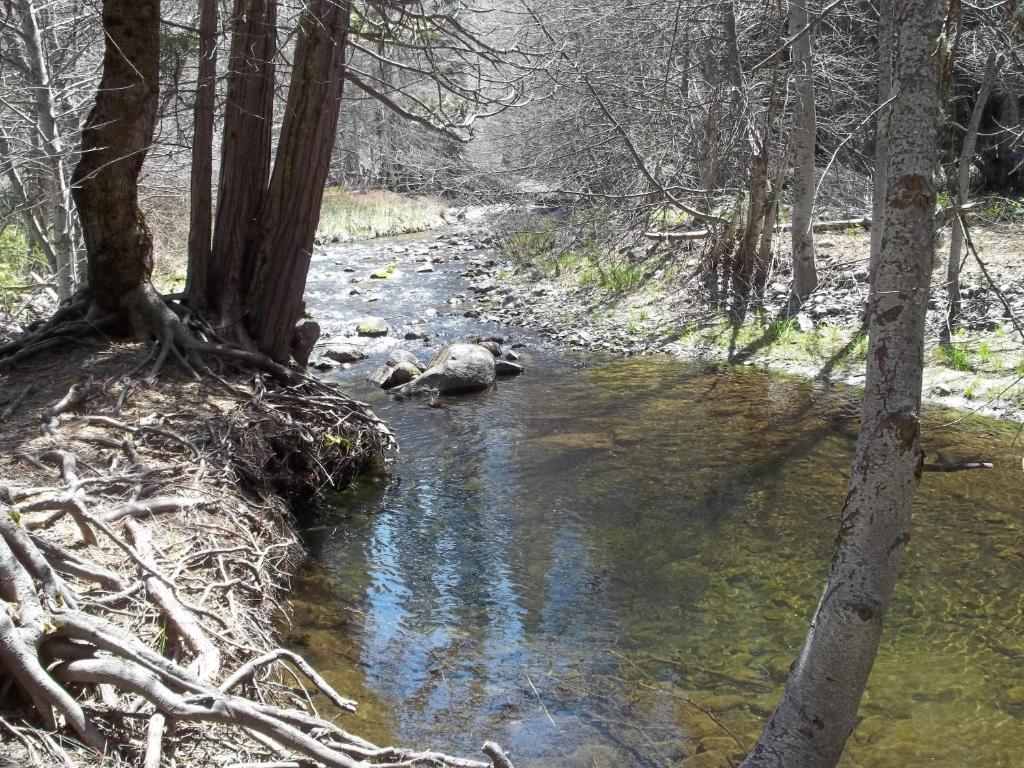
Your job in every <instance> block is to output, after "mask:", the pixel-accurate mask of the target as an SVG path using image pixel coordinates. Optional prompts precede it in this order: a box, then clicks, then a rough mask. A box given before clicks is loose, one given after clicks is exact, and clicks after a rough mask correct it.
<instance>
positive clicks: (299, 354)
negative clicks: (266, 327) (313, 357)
mask: <svg viewBox="0 0 1024 768" xmlns="http://www.w3.org/2000/svg"><path fill="white" fill-rule="evenodd" d="M319 338H320V325H319V324H318V323H317V322H316V321H314V320H300V321H299V322H297V323H296V324H295V330H294V331H293V332H292V343H291V353H292V357H294V358H295V362H297V363H298V364H299V365H301V366H303V367H305V366H306V365H308V364H309V354H310V353H311V352H312V351H313V347H315V346H316V342H317V339H319Z"/></svg>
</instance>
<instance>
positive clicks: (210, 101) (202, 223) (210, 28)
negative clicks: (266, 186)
mask: <svg viewBox="0 0 1024 768" xmlns="http://www.w3.org/2000/svg"><path fill="white" fill-rule="evenodd" d="M216 97H217V0H199V74H198V78H197V82H196V104H195V110H194V115H195V126H194V128H193V132H192V185H191V192H192V194H191V203H190V213H189V217H190V218H189V231H188V273H187V275H188V277H187V280H188V282H187V284H186V287H185V292H186V293H187V294H188V295H189V296H198V297H200V298H201V299H202V298H205V296H206V295H207V285H206V278H207V270H208V269H209V260H210V238H211V237H212V235H213V192H212V184H213V123H214V113H215V102H216Z"/></svg>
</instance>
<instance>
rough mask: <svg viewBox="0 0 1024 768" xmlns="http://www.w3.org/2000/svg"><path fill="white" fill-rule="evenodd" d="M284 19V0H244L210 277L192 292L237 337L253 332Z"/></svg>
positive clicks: (236, 33)
mask: <svg viewBox="0 0 1024 768" xmlns="http://www.w3.org/2000/svg"><path fill="white" fill-rule="evenodd" d="M276 24H277V2H276V0H236V2H235V9H234V19H233V21H232V37H231V53H230V55H229V58H228V70H229V71H230V73H231V74H230V76H229V78H228V93H227V104H226V106H225V113H224V139H223V142H222V149H221V152H222V156H221V166H220V180H219V185H220V188H219V193H218V198H217V220H216V223H215V225H214V232H213V250H212V255H211V258H210V259H209V260H208V261H207V272H206V276H205V279H203V278H199V277H197V278H195V279H194V280H195V282H196V285H197V287H198V285H200V284H202V285H203V287H204V289H205V291H204V293H202V294H200V293H198V292H197V293H194V294H191V295H190V297H191V298H193V300H194V301H196V302H197V303H198V304H204V305H206V306H208V307H209V308H210V309H211V310H212V312H213V314H214V316H215V317H216V320H217V321H218V325H219V326H220V330H221V331H222V332H223V334H224V336H225V337H226V338H229V339H232V340H235V341H244V340H245V332H244V323H243V321H242V318H243V315H244V311H245V295H246V291H247V287H248V280H249V273H250V272H251V270H252V266H251V251H252V247H253V244H254V240H255V235H254V233H255V232H257V231H258V230H259V226H260V207H261V206H262V205H263V198H264V195H265V194H266V190H267V185H268V183H269V180H270V149H271V139H272V129H273V125H274V119H273V118H274V54H275V51H276V47H277V31H276Z"/></svg>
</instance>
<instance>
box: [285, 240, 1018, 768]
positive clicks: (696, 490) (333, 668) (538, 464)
mask: <svg viewBox="0 0 1024 768" xmlns="http://www.w3.org/2000/svg"><path fill="white" fill-rule="evenodd" d="M432 244H433V247H432V250H428V247H431V245H432ZM456 253H458V254H460V255H461V257H462V258H463V259H465V258H468V257H469V256H471V255H472V249H471V246H469V245H466V246H458V245H455V246H452V245H447V244H445V245H441V246H440V247H438V245H437V244H434V236H428V237H426V238H413V239H407V240H399V241H390V242H383V243H374V244H357V245H350V246H343V247H338V248H331V249H327V250H324V251H322V252H320V253H318V255H317V256H316V257H315V259H314V267H313V271H312V273H311V277H310V284H309V290H308V294H307V302H308V304H309V306H310V308H311V309H313V310H314V312H315V313H316V314H317V317H318V318H319V319H320V321H321V323H322V324H323V325H324V326H325V327H326V328H327V329H329V330H333V331H335V333H336V334H340V331H343V330H345V329H348V328H350V327H351V326H352V323H353V321H354V319H355V318H356V317H360V316H363V315H368V314H370V315H378V316H380V317H384V318H386V319H388V320H389V322H391V323H392V325H393V326H394V327H395V329H396V330H397V331H398V335H399V338H400V337H401V333H403V332H404V331H405V330H407V329H408V328H409V327H411V326H410V323H411V322H413V321H414V320H415V319H417V318H423V317H426V319H427V323H426V324H425V325H423V326H418V327H419V328H420V329H422V330H426V332H428V333H430V334H431V335H433V336H434V339H433V340H432V342H431V343H430V344H425V343H424V342H421V341H416V342H402V343H401V344H400V346H402V347H403V348H406V349H410V350H412V351H415V352H418V353H420V354H421V355H422V356H423V357H428V356H429V352H428V350H433V349H436V348H437V347H438V346H439V345H440V343H442V342H443V341H446V340H454V339H462V338H466V337H472V336H475V335H481V334H482V335H485V336H486V335H489V334H491V333H495V332H497V333H498V334H499V335H503V336H505V337H506V338H507V339H508V338H509V337H511V341H520V342H523V343H525V344H526V346H525V348H524V349H522V350H520V351H521V352H522V354H523V362H524V363H525V364H526V366H527V372H526V374H525V375H523V376H521V377H519V378H517V379H514V380H508V381H502V382H500V383H499V385H498V387H497V388H496V389H495V390H493V391H490V392H486V393H482V394H478V395H471V396H465V397H461V398H442V399H440V400H437V401H435V402H433V403H431V402H430V401H428V400H412V401H404V402H394V401H392V400H390V399H389V398H388V396H387V395H386V394H384V393H382V392H379V391H375V390H374V389H373V388H372V387H371V386H370V385H369V384H367V383H366V382H365V381H364V377H365V375H366V374H367V373H368V372H369V371H370V370H372V368H373V367H374V366H375V365H376V364H377V362H376V361H379V359H380V358H381V357H382V356H383V355H385V353H386V350H387V348H388V346H389V345H391V344H394V341H393V340H391V341H387V340H385V341H377V342H373V343H372V344H371V346H370V348H369V349H370V351H371V352H372V353H373V358H374V359H371V360H367V361H363V362H361V363H359V364H357V365H355V366H353V367H352V368H351V369H349V370H347V371H343V372H341V373H337V374H332V376H333V377H334V378H337V379H339V380H341V381H343V382H345V384H346V386H347V387H348V389H349V390H350V391H352V392H353V393H354V394H356V395H357V396H359V397H362V398H364V399H366V400H368V401H370V402H372V403H373V404H374V407H375V409H376V411H377V412H378V414H379V415H381V416H383V417H384V418H385V419H387V420H388V421H389V422H390V423H391V425H392V427H393V428H394V430H395V432H396V433H397V435H398V437H399V440H400V444H401V451H400V453H399V454H398V455H397V457H396V460H395V463H394V466H393V469H392V472H391V474H390V476H389V477H387V478H381V477H378V478H369V479H366V480H364V481H362V482H361V483H360V484H359V485H357V486H356V487H355V488H353V489H351V490H350V491H348V492H346V493H345V494H344V495H343V496H342V498H340V499H339V501H338V509H337V511H336V512H335V513H331V514H330V515H329V516H328V517H327V519H326V520H325V522H324V524H322V525H318V526H316V527H314V528H312V529H310V530H308V531H306V532H305V539H306V542H307V545H308V547H309V549H310V552H311V557H310V560H309V562H308V563H307V565H306V567H305V568H304V569H303V571H302V572H301V573H300V575H299V577H298V578H297V580H296V583H295V591H294V594H293V601H294V615H293V617H292V624H291V627H290V628H287V629H286V633H287V637H288V639H289V642H290V643H291V644H292V645H293V647H295V648H296V649H298V650H300V651H301V652H303V653H304V654H305V655H306V656H307V658H309V660H310V661H311V662H313V663H314V664H315V665H316V666H317V667H318V668H319V669H321V670H322V671H324V672H325V674H326V676H327V677H328V678H329V679H330V680H331V681H332V682H333V683H334V684H335V685H336V686H337V687H338V688H339V689H340V690H341V691H342V693H343V694H345V695H351V696H353V697H355V698H356V699H358V700H359V701H360V713H359V714H358V715H356V716H346V717H344V718H343V719H342V720H341V722H342V724H344V725H346V727H349V728H350V729H352V730H354V731H356V732H358V733H360V734H361V735H363V736H366V737H368V738H371V739H373V740H375V741H377V742H388V743H401V744H403V745H408V746H419V747H428V746H429V747H435V748H439V749H444V750H446V751H449V752H457V753H462V754H465V755H467V756H468V755H473V754H475V753H477V751H478V749H479V746H480V744H481V743H482V742H483V741H484V740H485V739H486V738H493V739H495V740H497V741H499V742H500V743H502V745H503V746H505V747H506V748H507V749H508V750H509V751H510V753H511V755H512V757H513V759H514V760H515V762H516V765H517V766H519V767H520V768H530V767H531V766H579V767H580V768H583V767H587V768H595V767H599V768H609V767H611V766H638V767H641V768H642V767H645V766H677V765H679V764H680V763H682V761H684V760H686V759H687V758H691V757H692V756H694V755H697V754H698V753H704V754H703V756H702V757H700V758H698V759H695V760H694V762H692V763H689V764H690V765H699V766H701V767H702V768H709V767H711V766H718V765H721V766H727V765H730V759H731V758H735V757H736V756H737V755H739V754H742V749H741V748H740V746H739V745H738V744H737V741H739V742H740V743H741V744H742V745H744V746H749V745H751V744H752V743H753V740H754V739H755V738H756V735H757V733H758V732H759V730H760V727H761V725H762V723H763V721H764V718H765V716H766V715H768V714H769V713H770V711H771V709H772V707H773V706H774V704H775V703H776V701H777V698H778V696H779V694H780V692H781V688H782V684H783V682H784V680H785V676H786V673H787V670H788V667H789V664H790V662H791V661H792V659H793V657H794V655H795V653H796V651H797V650H798V648H799V644H800V643H801V641H802V639H803V636H804V633H805V631H806V628H807V623H808V620H809V618H810V615H811V613H812V611H813V609H814V605H815V603H816V601H817V598H818V596H819V593H820V589H821V587H822V584H823V582H824V579H825V577H826V574H827V568H828V562H829V558H830V555H831V551H832V547H833V540H834V537H835V533H836V530H837V526H838V512H839V509H840V506H841V503H842V499H843V496H844V495H845V492H846V483H847V477H848V468H849V464H850V458H851V455H852V451H853V446H854V441H855V438H856V430H857V409H858V404H857V397H858V392H857V391H856V390H851V389H844V388H830V389H825V388H822V387H821V386H819V385H816V384H814V383H812V382H808V381H805V380H796V379H789V378H786V377H782V376H778V375H771V374H767V373H764V372H761V371H755V370H751V369H742V368H739V369H737V368H731V369H712V368H708V367H705V366H700V365H694V364H687V363H684V362H680V361H678V360H672V359H667V358H663V357H644V358H610V357H599V356H594V355H590V354H586V355H581V354H575V353H571V352H565V351H558V350H554V349H550V348H546V347H545V346H544V345H543V344H542V343H541V342H540V341H539V340H537V339H535V338H531V337H529V336H528V335H525V334H523V333H522V332H520V331H517V330H511V331H510V330H509V329H501V328H498V327H496V326H488V325H487V324H485V323H483V324H482V323H481V322H480V321H477V320H469V319H466V318H464V317H462V313H463V312H464V311H465V309H466V307H467V306H468V305H466V306H454V307H453V306H450V305H447V304H445V303H444V302H445V300H446V299H447V298H448V297H449V296H450V295H451V294H452V293H454V292H459V291H462V292H467V291H466V288H465V281H464V280H460V279H459V277H458V274H459V272H461V271H462V270H463V269H465V263H464V261H456V262H449V263H446V264H442V265H438V267H437V271H436V272H435V273H433V274H429V275H421V274H417V273H416V272H415V269H416V268H417V267H422V266H423V264H422V263H420V262H418V261H417V260H418V259H421V258H430V257H432V256H439V257H443V258H445V259H450V258H451V257H452V255H453V254H456ZM388 264H396V265H397V267H398V269H397V272H396V273H395V274H394V275H392V276H391V277H389V278H388V279H386V280H379V281H378V280H373V281H371V280H369V279H368V275H369V273H370V272H371V271H372V270H374V269H378V268H381V267H384V266H387V265H388ZM345 267H348V268H350V269H351V268H354V269H355V271H354V272H344V271H342V270H343V269H344V268H345ZM352 278H355V279H356V280H359V282H358V287H359V288H360V289H362V290H364V291H365V293H364V294H363V295H361V296H348V293H349V290H350V288H351V287H352V286H351V285H350V284H349V283H348V281H349V280H350V279H352ZM374 295H379V297H380V300H379V301H376V302H368V301H367V299H368V298H373V297H374ZM430 309H435V310H437V311H438V314H437V315H436V316H434V315H432V313H429V312H428V310H430ZM428 315H429V316H428ZM957 418H959V415H958V414H953V413H951V412H946V411H938V410H929V411H928V412H927V414H926V427H925V431H924V435H925V442H926V447H927V449H928V451H929V460H948V461H956V460H972V459H987V460H992V461H994V462H995V463H996V468H995V469H994V470H990V471H976V472H961V473H954V474H938V473H930V474H927V475H925V478H924V480H923V482H922V485H921V489H920V492H919V494H918V501H917V505H916V512H915V524H914V536H913V540H912V541H911V543H910V547H909V550H908V553H907V558H906V561H905V566H904V569H903V574H902V577H901V579H900V582H899V586H898V588H897V593H896V598H895V602H894V605H893V609H892V613H891V616H890V618H889V620H888V625H887V627H886V631H885V638H884V642H883V646H882V649H881V652H880V654H879V657H878V660H877V662H876V664H875V668H874V671H873V673H872V676H871V680H870V683H869V687H868V691H867V693H866V695H865V697H864V700H863V703H862V706H861V722H860V725H859V726H858V728H857V730H856V732H855V734H854V736H853V737H852V739H851V741H850V744H849V747H848V749H847V752H846V754H845V756H844V758H843V763H842V765H844V766H847V767H852V766H858V767H860V766H863V767H864V768H867V767H868V766H871V767H872V768H889V767H891V768H919V767H920V768H923V767H924V766H930V767H934V766H950V768H952V767H954V766H957V767H959V766H986V767H992V768H995V767H998V766H1018V765H1022V764H1024V762H1022V761H1024V758H1022V757H1021V747H1022V746H1024V587H1022V584H1024V533H1022V531H1024V528H1022V524H1024V507H1022V502H1021V499H1022V498H1024V472H1022V465H1021V456H1022V453H1024V448H1022V446H1021V444H1020V443H1019V442H1018V444H1017V445H1016V447H1014V446H1013V445H1012V443H1013V438H1014V436H1015V433H1016V429H1015V427H1014V426H1013V425H1008V424H1001V423H997V422H992V421H986V420H982V419H974V418H969V419H967V420H966V421H961V422H959V423H957V424H955V425H949V422H951V421H953V420H954V419H957Z"/></svg>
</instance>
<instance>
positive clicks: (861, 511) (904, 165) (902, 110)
mask: <svg viewBox="0 0 1024 768" xmlns="http://www.w3.org/2000/svg"><path fill="white" fill-rule="evenodd" d="M893 6H894V9H895V11H896V13H895V18H896V19H898V21H899V29H898V40H899V43H898V58H897V61H898V64H897V67H896V83H897V88H896V92H897V93H898V97H897V99H896V101H895V102H894V104H893V105H892V117H891V125H890V136H889V141H890V144H889V162H888V178H889V184H888V191H887V197H886V205H885V207H886V211H887V220H886V231H885V235H884V237H883V239H882V243H881V251H880V254H879V260H878V265H877V272H876V274H875V280H874V282H873V284H872V286H871V294H870V298H869V302H868V324H869V329H870V330H869V342H868V356H867V377H866V380H865V387H864V401H863V406H862V413H861V429H860V436H859V439H858V442H857V449H856V453H855V455H854V461H853V471H852V473H851V477H850V490H849V494H848V495H847V498H846V503H845V505H844V507H843V512H842V524H841V526H840V529H839V535H838V537H837V542H836V551H835V555H834V558H833V561H832V569H831V573H830V575H829V578H828V582H827V584H826V586H825V590H824V593H823V594H822V597H821V600H820V602H819V603H818V607H817V610H816V612H815V615H814V619H813V621H812V622H811V627H810V630H809V631H808V634H807V638H806V640H805V642H804V646H803V649H802V650H801V652H800V655H799V657H798V658H797V660H796V662H795V664H794V667H793V671H792V673H791V674H790V677H789V681H788V682H787V684H786V689H785V691H784V693H783V696H782V700H781V702H780V703H779V706H778V708H777V709H776V710H775V713H774V714H773V715H772V717H771V719H770V720H769V722H768V724H767V725H766V726H765V729H764V732H763V733H762V734H761V737H760V739H759V740H758V742H757V745H756V746H755V747H754V750H753V751H752V752H751V754H750V755H749V756H748V757H747V759H746V761H745V762H744V764H743V765H744V768H769V767H771V768H832V767H833V766H835V765H836V763H837V762H838V761H839V758H840V756H841V754H842V751H843V747H844V746H845V744H846V740H847V738H848V737H849V735H850V733H851V732H852V731H853V729H854V727H855V725H856V723H857V709H858V706H859V704H860V698H861V695H862V694H863V691H864V686H865V685H866V683H867V679H868V675H869V673H870V672H871V667H872V664H873V662H874V658H875V655H876V653H877V651H878V645H879V642H880V640H881V636H882V627H883V624H884V622H885V618H886V615H887V613H888V611H889V607H890V604H891V600H892V593H893V589H894V587H895V584H896V579H897V576H898V574H899V568H900V562H901V560H902V556H903V552H904V549H905V548H906V544H907V541H908V540H909V537H910V523H911V509H912V500H913V494H914V491H915V489H916V487H917V484H918V480H919V477H920V472H921V465H922V461H923V454H922V452H921V448H920V440H919V428H920V425H919V411H920V403H921V373H922V367H923V356H924V320H925V313H926V311H927V305H928V289H929V277H930V273H931V262H932V258H933V256H934V253H935V216H934V211H935V203H936V192H935V175H936V173H935V172H936V169H937V161H938V143H939V134H940V123H941V105H940V101H939V64H940V63H939V58H938V57H937V56H935V51H936V47H937V43H938V41H939V37H940V35H941V32H942V27H943V19H944V17H945V3H944V2H943V1H942V0H894V2H893Z"/></svg>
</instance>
